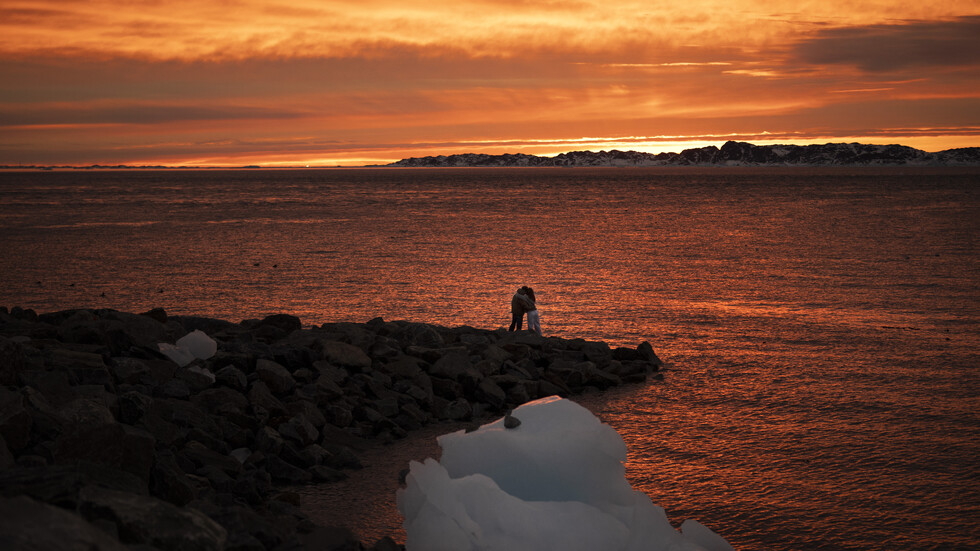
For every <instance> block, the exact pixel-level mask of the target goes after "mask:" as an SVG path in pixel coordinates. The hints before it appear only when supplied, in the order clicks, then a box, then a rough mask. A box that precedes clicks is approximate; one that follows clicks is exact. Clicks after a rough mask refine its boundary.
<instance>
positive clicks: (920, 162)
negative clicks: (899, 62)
mask: <svg viewBox="0 0 980 551" xmlns="http://www.w3.org/2000/svg"><path fill="white" fill-rule="evenodd" d="M590 166H594V167H604V166H609V167H629V166H920V167H944V166H960V167H980V147H963V148H959V149H947V150H944V151H938V152H936V153H929V152H926V151H922V150H921V149H915V148H913V147H908V146H905V145H870V144H861V143H828V144H823V145H754V144H751V143H748V142H735V141H729V142H725V145H723V146H721V147H720V148H719V147H715V146H713V145H711V146H708V147H701V148H696V149H685V150H683V151H681V152H680V153H657V154H654V153H643V152H640V151H619V150H615V149H614V150H612V151H599V152H598V153H597V152H594V151H570V152H568V153H561V154H558V155H555V156H554V157H540V156H537V155H527V154H525V153H504V154H501V155H489V154H486V153H461V154H457V155H436V156H429V157H410V158H408V159H402V160H400V161H396V162H394V163H388V164H381V165H366V166H363V167H344V166H341V165H336V166H315V167H311V166H310V165H296V166H275V167H271V166H270V167H264V166H261V165H254V164H250V165H244V166H186V165H181V166H168V165H124V164H119V165H101V164H95V165H87V166H77V165H0V170H170V169H181V170H238V169H260V168H263V169H272V170H275V169H296V168H315V169H322V168H443V167H590Z"/></svg>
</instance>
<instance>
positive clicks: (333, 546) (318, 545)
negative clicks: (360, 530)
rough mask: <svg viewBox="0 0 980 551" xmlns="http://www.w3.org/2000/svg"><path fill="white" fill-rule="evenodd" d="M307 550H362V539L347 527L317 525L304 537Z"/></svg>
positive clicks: (303, 540) (304, 545) (303, 542)
mask: <svg viewBox="0 0 980 551" xmlns="http://www.w3.org/2000/svg"><path fill="white" fill-rule="evenodd" d="M302 544H303V548H304V549H305V550H307V551H362V550H363V547H362V546H361V543H360V541H358V539H357V538H356V537H354V534H353V533H352V532H351V531H350V530H348V529H347V528H341V527H335V526H331V527H327V526H317V527H315V529H314V530H313V531H312V532H310V533H308V534H305V535H304V536H303V537H302Z"/></svg>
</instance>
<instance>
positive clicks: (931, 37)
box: [796, 16, 980, 72]
mask: <svg viewBox="0 0 980 551" xmlns="http://www.w3.org/2000/svg"><path fill="white" fill-rule="evenodd" d="M796 51H797V53H798V55H799V56H800V58H801V59H803V60H804V61H806V62H808V63H815V64H845V65H854V66H857V67H859V68H861V69H862V70H865V71H872V72H874V71H896V70H900V69H905V68H909V67H920V68H946V67H959V68H964V69H969V70H978V69H980V16H970V17H962V18H959V19H955V20H952V21H913V22H909V23H905V24H901V25H868V26H864V27H844V28H838V29H826V30H822V31H820V32H818V33H817V35H816V36H815V37H813V38H811V39H808V40H805V41H803V42H801V43H800V44H798V45H797V46H796Z"/></svg>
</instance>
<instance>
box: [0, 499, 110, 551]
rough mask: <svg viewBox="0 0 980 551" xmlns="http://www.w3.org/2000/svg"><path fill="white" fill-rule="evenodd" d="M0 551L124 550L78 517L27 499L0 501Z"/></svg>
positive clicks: (100, 530)
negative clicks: (5, 550)
mask: <svg viewBox="0 0 980 551" xmlns="http://www.w3.org/2000/svg"><path fill="white" fill-rule="evenodd" d="M0 549H9V550H11V551H15V550H16V551H52V550H58V551H127V550H128V549H129V547H127V546H126V545H123V544H122V543H120V542H119V541H117V540H116V539H114V538H113V537H112V536H110V535H109V534H107V533H106V532H105V531H103V530H102V529H100V528H97V527H95V526H94V525H92V524H91V523H90V522H88V521H86V520H85V519H83V518H82V517H80V516H78V515H76V514H74V513H71V512H68V511H66V510H64V509H62V508H60V507H54V506H52V505H48V504H46V503H40V502H38V501H35V500H33V499H31V498H29V497H27V496H17V497H13V498H0Z"/></svg>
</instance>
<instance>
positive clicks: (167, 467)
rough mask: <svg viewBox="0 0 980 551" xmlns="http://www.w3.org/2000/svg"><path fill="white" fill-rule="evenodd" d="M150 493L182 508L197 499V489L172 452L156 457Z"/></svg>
mask: <svg viewBox="0 0 980 551" xmlns="http://www.w3.org/2000/svg"><path fill="white" fill-rule="evenodd" d="M149 487H150V492H151V493H152V494H153V495H154V496H156V497H158V498H160V499H163V500H165V501H168V502H170V503H173V504H174V505H177V506H178V507H182V506H184V505H186V504H187V503H189V502H191V501H192V500H194V499H196V498H197V487H196V485H195V484H194V483H193V482H192V481H191V480H190V479H189V478H188V477H187V474H186V473H184V471H183V470H182V469H181V468H180V467H179V466H178V465H177V459H176V457H175V456H174V453H173V452H172V451H170V450H163V451H161V452H159V453H158V454H157V456H156V462H155V463H154V464H153V470H152V471H151V472H150V486H149Z"/></svg>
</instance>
